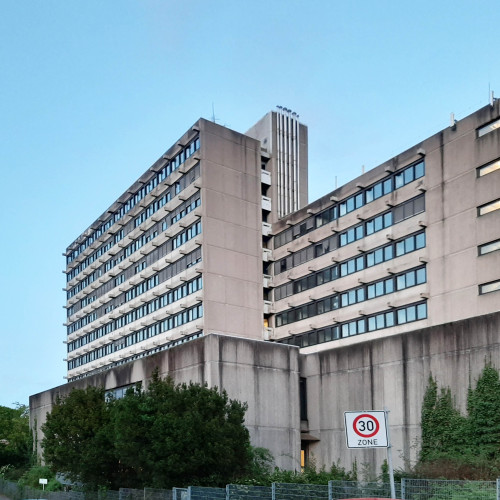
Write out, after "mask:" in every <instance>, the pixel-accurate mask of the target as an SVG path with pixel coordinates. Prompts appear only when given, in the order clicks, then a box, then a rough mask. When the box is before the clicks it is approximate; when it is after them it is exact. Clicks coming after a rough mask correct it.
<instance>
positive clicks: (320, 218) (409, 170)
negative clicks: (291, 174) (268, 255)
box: [274, 160, 425, 249]
mask: <svg viewBox="0 0 500 500" xmlns="http://www.w3.org/2000/svg"><path fill="white" fill-rule="evenodd" d="M424 175H425V163H424V161H423V160H421V161H419V162H417V163H414V164H413V165H410V166H408V167H406V168H404V169H402V170H400V171H398V172H396V173H393V174H391V175H389V176H388V177H386V178H385V179H382V180H381V181H379V182H377V183H376V184H373V185H372V186H370V187H368V188H364V189H363V190H361V191H360V192H359V193H357V194H355V195H353V196H350V197H349V198H347V199H346V200H344V201H341V202H339V203H336V204H335V205H333V206H332V207H330V208H328V209H326V210H324V211H323V212H321V213H319V214H316V215H314V216H312V217H309V218H307V219H306V220H304V221H303V222H301V223H300V224H297V225H295V226H293V227H291V228H288V229H285V230H284V231H282V232H281V233H279V234H277V235H276V236H275V238H274V248H275V249H276V248H279V247H281V246H283V245H286V244H287V243H289V242H290V241H292V240H294V239H296V238H298V237H299V236H303V235H304V234H307V233H308V232H310V231H312V230H314V229H316V228H318V227H321V226H323V225H325V224H328V223H330V222H332V221H334V220H337V219H339V218H340V217H343V216H344V215H346V214H348V213H350V212H352V211H354V210H358V209H359V208H361V207H363V206H364V205H367V204H368V203H371V202H372V201H374V200H376V199H377V198H380V197H382V196H384V195H387V194H389V193H391V192H393V191H395V190H396V189H399V188H401V187H403V186H405V185H406V184H409V183H410V182H413V181H414V180H416V179H419V178H421V177H423V176H424Z"/></svg>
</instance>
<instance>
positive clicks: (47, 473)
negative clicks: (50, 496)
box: [18, 466, 62, 491]
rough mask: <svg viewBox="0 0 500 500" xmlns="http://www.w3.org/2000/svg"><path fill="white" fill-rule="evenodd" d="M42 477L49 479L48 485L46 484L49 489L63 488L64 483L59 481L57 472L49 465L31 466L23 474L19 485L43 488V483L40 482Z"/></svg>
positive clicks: (57, 489)
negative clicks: (56, 475)
mask: <svg viewBox="0 0 500 500" xmlns="http://www.w3.org/2000/svg"><path fill="white" fill-rule="evenodd" d="M40 479H47V485H46V486H45V489H46V490H47V491H59V490H61V489H62V485H61V483H60V482H59V481H57V479H56V477H55V474H54V473H53V472H52V471H51V470H50V468H49V467H43V466H34V467H31V468H30V469H29V470H27V471H26V472H25V473H24V474H23V475H22V476H21V478H20V479H19V481H18V483H19V486H29V487H30V488H38V489H42V485H40V482H39V480H40Z"/></svg>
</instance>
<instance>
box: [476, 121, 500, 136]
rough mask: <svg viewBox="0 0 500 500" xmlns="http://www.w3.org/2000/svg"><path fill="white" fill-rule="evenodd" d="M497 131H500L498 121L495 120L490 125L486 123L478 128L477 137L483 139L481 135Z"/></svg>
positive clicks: (499, 122)
mask: <svg viewBox="0 0 500 500" xmlns="http://www.w3.org/2000/svg"><path fill="white" fill-rule="evenodd" d="M498 129H500V119H497V120H495V121H493V122H491V123H488V124H487V125H484V126H482V127H480V128H478V129H477V136H478V137H483V135H486V134H489V133H490V132H493V131H494V130H498Z"/></svg>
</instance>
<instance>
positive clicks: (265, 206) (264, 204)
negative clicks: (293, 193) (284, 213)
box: [262, 196, 271, 212]
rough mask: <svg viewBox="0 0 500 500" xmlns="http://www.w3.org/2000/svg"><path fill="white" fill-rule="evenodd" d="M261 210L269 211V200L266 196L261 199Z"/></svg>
mask: <svg viewBox="0 0 500 500" xmlns="http://www.w3.org/2000/svg"><path fill="white" fill-rule="evenodd" d="M262 210H266V211H268V212H270V211H271V198H268V197H267V196H263V197H262Z"/></svg>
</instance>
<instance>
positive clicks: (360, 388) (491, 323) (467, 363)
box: [300, 313, 500, 472]
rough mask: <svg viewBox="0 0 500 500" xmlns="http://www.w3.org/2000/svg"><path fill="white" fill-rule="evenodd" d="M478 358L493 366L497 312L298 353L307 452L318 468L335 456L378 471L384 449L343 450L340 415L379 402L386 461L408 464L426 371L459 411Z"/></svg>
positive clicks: (498, 354) (499, 340)
mask: <svg viewBox="0 0 500 500" xmlns="http://www.w3.org/2000/svg"><path fill="white" fill-rule="evenodd" d="M485 363H492V364H493V365H494V366H495V367H496V368H500V313H494V314H489V315H486V316H481V317H477V318H472V319H468V320H463V321H459V322H455V323H449V324H445V325H441V326H436V327H431V328H426V329H423V330H415V331H413V332H411V333H406V334H401V335H397V336H391V337H387V338H383V339H379V340H375V341H371V342H366V343H362V344H356V345H352V346H348V347H344V348H340V349H331V350H329V351H323V352H319V353H313V354H308V355H306V356H304V355H302V356H301V368H300V372H301V376H302V377H306V378H307V392H308V414H309V420H308V431H309V433H310V434H312V435H314V436H315V437H317V438H319V439H320V441H318V442H315V443H311V445H310V453H312V454H314V456H315V458H316V460H317V462H318V463H319V464H320V465H323V464H325V465H326V466H330V465H331V464H332V463H334V462H336V461H337V460H339V459H340V461H341V463H342V464H343V465H344V466H346V467H350V466H351V464H352V463H353V461H354V460H357V462H358V464H359V463H367V464H368V463H369V464H371V465H372V467H373V469H374V470H375V471H376V472H380V465H381V464H382V462H383V460H384V459H385V458H386V457H387V455H386V450H385V449H371V450H360V449H357V450H348V449H347V447H346V443H345V431H344V417H343V413H344V411H348V410H383V409H384V407H387V408H388V409H389V410H390V416H389V419H390V435H391V440H392V443H393V460H394V464H395V466H397V467H402V466H403V465H404V462H405V461H414V460H415V459H416V457H417V453H418V449H419V446H418V444H419V439H420V412H421V405H422V400H423V396H424V392H425V389H426V387H427V383H428V380H429V376H430V375H431V374H432V376H433V377H434V378H435V379H436V380H437V383H438V385H439V386H441V387H450V388H451V391H452V394H453V396H454V397H455V398H456V402H457V404H458V406H459V407H460V409H461V410H462V411H464V410H465V405H466V397H467V388H468V387H469V385H470V384H474V383H475V380H476V379H477V378H478V376H479V374H480V373H481V371H482V369H483V368H484V366H485Z"/></svg>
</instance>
